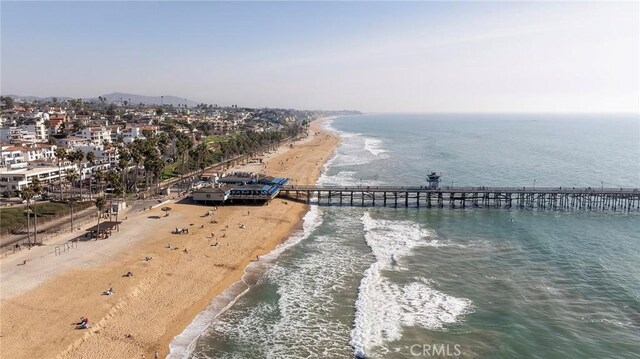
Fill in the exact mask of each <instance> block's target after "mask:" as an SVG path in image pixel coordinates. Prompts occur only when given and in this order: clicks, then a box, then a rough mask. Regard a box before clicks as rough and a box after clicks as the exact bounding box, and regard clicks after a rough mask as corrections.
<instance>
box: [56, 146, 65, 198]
mask: <svg viewBox="0 0 640 359" xmlns="http://www.w3.org/2000/svg"><path fill="white" fill-rule="evenodd" d="M55 154H56V158H57V159H58V186H59V187H60V200H62V162H64V161H65V160H66V159H67V150H66V149H65V148H62V147H58V148H56V151H55Z"/></svg>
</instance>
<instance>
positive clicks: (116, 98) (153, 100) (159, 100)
mask: <svg viewBox="0 0 640 359" xmlns="http://www.w3.org/2000/svg"><path fill="white" fill-rule="evenodd" d="M7 96H8V97H11V98H13V99H14V100H15V99H23V100H28V101H51V100H52V99H53V98H54V97H55V98H57V99H58V101H66V100H71V99H74V98H73V97H58V96H49V97H38V96H20V95H7ZM99 97H104V98H106V102H107V103H114V102H123V101H128V102H129V103H131V104H133V105H137V104H139V103H142V104H143V105H160V104H165V105H173V106H178V105H180V106H182V105H184V104H186V105H187V106H188V107H194V106H196V105H198V104H199V103H200V102H195V101H191V100H189V99H185V98H182V97H178V96H171V95H166V96H145V95H136V94H130V93H124V92H113V93H110V94H106V95H101V96H99ZM82 101H85V102H99V100H98V97H88V98H83V99H82Z"/></svg>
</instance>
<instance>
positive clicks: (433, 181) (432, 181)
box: [427, 172, 441, 189]
mask: <svg viewBox="0 0 640 359" xmlns="http://www.w3.org/2000/svg"><path fill="white" fill-rule="evenodd" d="M440 176H441V175H439V174H436V173H435V172H431V174H430V175H428V176H427V182H428V183H429V189H438V183H440Z"/></svg>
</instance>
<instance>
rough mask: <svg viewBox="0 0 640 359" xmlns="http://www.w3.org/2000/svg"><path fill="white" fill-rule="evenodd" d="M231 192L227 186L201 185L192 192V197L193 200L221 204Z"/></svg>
mask: <svg viewBox="0 0 640 359" xmlns="http://www.w3.org/2000/svg"><path fill="white" fill-rule="evenodd" d="M230 194H231V189H229V188H218V187H203V188H200V189H198V190H196V191H194V192H193V196H192V199H193V201H194V202H200V203H204V204H222V203H224V202H225V201H226V200H227V199H228V198H229V195H230Z"/></svg>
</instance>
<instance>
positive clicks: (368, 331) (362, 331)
mask: <svg viewBox="0 0 640 359" xmlns="http://www.w3.org/2000/svg"><path fill="white" fill-rule="evenodd" d="M362 222H363V224H364V229H365V238H366V241H367V244H368V245H369V247H370V248H371V250H372V252H373V255H374V256H375V259H376V261H375V262H374V263H373V264H371V266H370V267H369V268H368V269H367V270H366V271H365V273H364V277H363V278H362V281H361V282H360V287H359V293H358V299H357V301H356V315H355V321H354V327H353V329H352V331H351V341H350V344H351V346H352V347H353V351H354V354H355V355H356V356H357V357H365V356H366V353H367V351H368V350H371V349H372V348H376V347H378V348H382V350H388V349H386V348H384V344H385V343H386V342H391V341H395V340H399V339H400V338H401V337H402V327H409V326H420V327H423V328H426V329H431V330H437V329H442V328H443V326H444V325H445V324H448V323H454V322H456V321H457V320H458V319H459V317H460V316H461V315H463V314H465V313H468V312H470V311H471V309H472V303H471V301H470V300H468V299H465V298H455V297H452V296H449V295H447V294H445V293H442V292H440V291H437V290H435V289H432V288H431V287H430V284H431V282H430V281H429V280H426V279H425V280H419V281H416V282H412V283H409V284H397V283H392V282H390V281H389V280H388V279H386V278H385V277H384V276H383V271H393V270H397V268H396V266H397V265H398V264H399V263H401V262H402V259H403V258H404V257H406V256H407V255H408V254H410V253H411V252H412V250H413V249H415V248H417V247H422V246H446V245H447V244H446V243H442V242H439V241H437V240H433V239H431V240H430V238H433V237H434V233H433V232H432V231H430V230H428V229H424V228H422V227H420V226H419V225H418V224H416V223H412V222H408V221H387V220H374V219H373V218H371V216H370V215H369V214H368V213H365V214H364V215H363V217H362Z"/></svg>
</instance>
